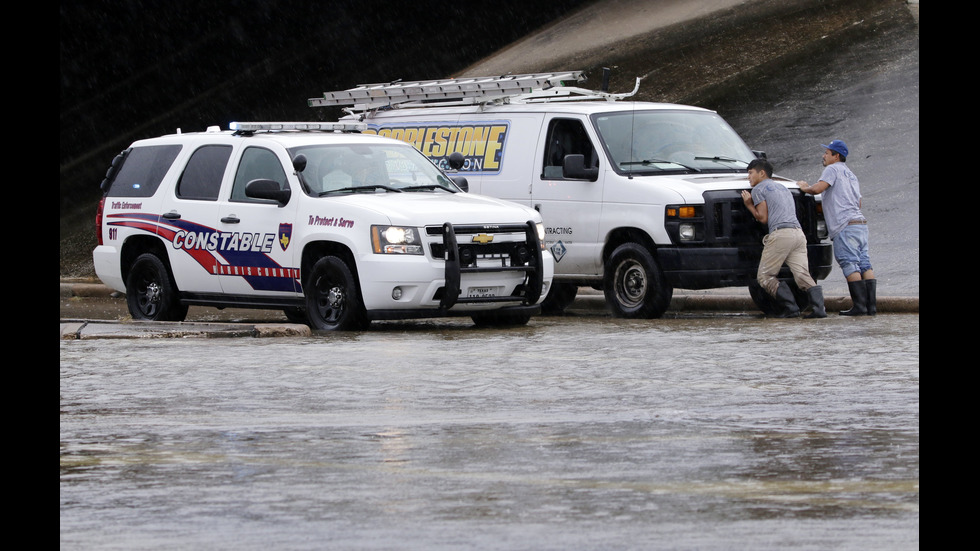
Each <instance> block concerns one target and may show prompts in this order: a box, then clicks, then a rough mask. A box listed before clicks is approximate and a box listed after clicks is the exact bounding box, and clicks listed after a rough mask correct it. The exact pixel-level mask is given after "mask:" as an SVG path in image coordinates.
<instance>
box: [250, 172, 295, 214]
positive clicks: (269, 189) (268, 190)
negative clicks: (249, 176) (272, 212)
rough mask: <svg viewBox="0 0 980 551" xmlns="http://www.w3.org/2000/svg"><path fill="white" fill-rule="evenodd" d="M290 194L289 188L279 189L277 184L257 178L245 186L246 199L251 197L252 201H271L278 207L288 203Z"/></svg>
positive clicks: (273, 181)
mask: <svg viewBox="0 0 980 551" xmlns="http://www.w3.org/2000/svg"><path fill="white" fill-rule="evenodd" d="M291 194H292V192H291V191H290V190H289V188H286V189H281V188H280V187H279V182H277V181H275V180H266V179H262V178H259V179H257V180H252V181H251V182H249V183H247V184H245V196H246V197H252V198H253V199H272V200H273V201H276V202H278V203H279V206H280V207H281V206H284V205H285V204H286V203H288V202H289V197H290V195H291Z"/></svg>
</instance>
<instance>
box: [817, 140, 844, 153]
mask: <svg viewBox="0 0 980 551" xmlns="http://www.w3.org/2000/svg"><path fill="white" fill-rule="evenodd" d="M820 145H822V146H823V147H825V148H827V149H829V150H831V151H836V152H837V153H840V154H841V155H843V156H845V157H847V144H846V143H844V142H842V141H840V140H834V141H832V142H830V143H829V144H827V145H824V144H820Z"/></svg>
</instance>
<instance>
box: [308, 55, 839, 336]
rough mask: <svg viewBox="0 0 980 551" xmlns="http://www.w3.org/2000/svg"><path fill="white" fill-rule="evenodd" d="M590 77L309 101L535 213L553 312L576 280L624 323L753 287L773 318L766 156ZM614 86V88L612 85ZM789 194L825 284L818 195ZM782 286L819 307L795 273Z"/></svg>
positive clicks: (680, 110)
mask: <svg viewBox="0 0 980 551" xmlns="http://www.w3.org/2000/svg"><path fill="white" fill-rule="evenodd" d="M583 80H585V76H584V75H583V74H582V72H581V71H569V72H563V73H536V74H526V75H505V76H497V77H472V78H457V79H443V80H432V81H419V82H401V81H396V82H394V83H382V84H362V85H359V86H357V87H355V88H350V89H348V90H341V91H336V92H327V93H325V94H324V95H323V97H317V98H312V99H310V100H308V104H309V105H310V106H311V107H330V106H337V107H343V108H345V110H346V111H347V112H348V114H347V115H346V116H344V117H342V118H341V120H342V121H343V120H350V121H363V122H366V123H367V124H368V130H367V132H370V133H375V134H378V135H381V136H387V137H391V138H396V139H399V140H403V141H405V142H408V143H411V144H412V145H414V146H415V147H416V148H417V149H418V150H419V151H421V152H422V153H423V154H425V155H426V156H428V157H429V158H431V159H432V160H433V161H434V162H436V163H437V164H440V165H445V163H447V162H448V159H449V157H450V156H451V155H453V154H462V156H463V157H464V166H463V168H462V170H461V172H462V173H463V174H465V175H466V179H467V181H468V183H469V186H470V190H471V191H474V192H476V193H482V194H485V195H491V196H494V197H498V198H503V199H507V200H510V201H514V202H517V203H520V204H523V205H527V206H529V207H533V208H534V209H536V210H538V211H539V212H540V213H541V215H542V216H543V217H544V220H545V243H546V245H547V247H548V248H549V250H550V251H551V252H552V253H553V256H554V259H555V262H556V264H555V284H554V285H553V286H552V288H551V292H550V294H549V296H548V297H547V301H546V302H545V304H544V306H545V309H546V310H552V311H560V310H562V309H563V308H564V307H565V306H566V305H568V304H569V303H571V301H572V299H573V298H574V297H575V294H576V293H577V289H578V287H579V286H592V287H595V288H597V289H602V290H604V293H605V297H606V302H607V304H608V305H609V307H610V308H611V309H612V311H613V313H614V314H615V315H617V316H621V317H642V318H650V317H659V316H661V315H662V314H663V312H664V311H665V310H666V309H667V307H668V306H669V304H670V299H671V297H672V295H673V290H674V288H684V289H709V288H716V287H730V286H748V288H749V292H750V293H751V295H752V297H753V299H754V300H755V302H756V304H757V305H758V306H759V308H760V309H762V311H763V312H766V313H772V312H775V311H776V309H777V308H776V306H775V304H774V302H773V300H772V298H771V297H770V296H769V295H768V293H766V292H765V291H763V290H762V288H761V287H760V286H759V285H758V283H757V282H756V272H757V270H758V266H759V258H760V256H761V253H762V247H763V245H762V238H763V236H764V235H765V234H766V232H767V228H766V226H765V224H760V223H758V222H756V221H755V219H754V218H753V217H752V215H751V214H750V213H749V212H748V210H747V209H746V208H745V205H744V203H743V201H742V198H741V195H740V191H741V190H743V189H749V188H750V186H749V182H748V178H747V176H746V168H747V166H748V163H749V162H750V161H751V160H752V159H754V158H755V157H756V156H764V154H763V153H761V152H754V151H752V150H750V149H749V148H748V146H746V145H745V143H744V142H743V141H742V139H741V138H740V137H739V136H738V134H736V133H735V131H734V130H733V129H732V128H731V127H730V126H729V125H728V124H727V123H726V122H725V121H724V120H723V119H722V118H721V117H720V116H719V115H718V114H717V113H715V112H713V111H710V110H707V109H702V108H698V107H693V106H687V105H676V104H666V103H649V102H632V101H622V100H624V99H625V98H627V97H629V96H632V95H633V94H635V93H636V91H637V90H638V89H639V84H640V79H637V80H636V88H634V90H633V91H632V92H629V93H625V94H611V93H609V92H607V91H605V90H598V91H597V90H587V89H583V88H579V87H575V86H569V85H566V82H571V83H575V82H579V81H583ZM603 88H605V86H603ZM774 179H775V180H776V181H778V182H781V183H782V184H783V185H785V186H786V187H787V188H789V189H790V191H791V192H792V194H793V196H794V198H795V201H796V206H797V216H798V218H799V220H800V223H801V224H802V226H803V231H804V233H805V234H806V236H807V253H808V256H809V263H810V273H811V275H812V276H813V277H814V279H818V280H819V279H825V278H826V277H827V276H828V275H829V274H830V271H831V268H832V253H831V245H830V243H827V242H825V241H824V238H825V237H826V235H827V234H826V228H825V226H824V225H823V217H822V214H821V212H820V210H819V206H820V204H819V202H818V200H815V199H814V198H813V196H810V195H803V194H801V193H800V192H799V189H798V188H797V186H796V183H795V181H793V180H789V179H786V178H782V177H779V176H775V177H774ZM780 279H782V280H784V281H786V282H787V283H788V284H789V286H790V287H791V288H792V289H794V291H796V294H797V301H798V302H800V304H801V307H802V306H805V305H806V304H807V303H808V299H807V297H806V294H805V293H802V292H800V291H799V289H797V288H796V285H795V283H794V282H793V279H792V275H791V273H790V271H789V269H788V268H787V267H785V266H784V267H783V270H782V271H781V273H780Z"/></svg>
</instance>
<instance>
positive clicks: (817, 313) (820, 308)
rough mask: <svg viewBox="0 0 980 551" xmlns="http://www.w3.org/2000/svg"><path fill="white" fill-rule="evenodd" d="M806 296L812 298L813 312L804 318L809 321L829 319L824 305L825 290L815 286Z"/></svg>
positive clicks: (808, 290) (807, 291)
mask: <svg viewBox="0 0 980 551" xmlns="http://www.w3.org/2000/svg"><path fill="white" fill-rule="evenodd" d="M806 296H807V297H809V298H810V306H811V307H812V308H813V311H812V312H810V313H809V314H807V315H805V316H803V317H805V318H807V319H813V318H825V317H827V309H826V308H824V305H823V288H822V287H820V286H819V285H814V286H813V287H810V288H809V289H807V290H806Z"/></svg>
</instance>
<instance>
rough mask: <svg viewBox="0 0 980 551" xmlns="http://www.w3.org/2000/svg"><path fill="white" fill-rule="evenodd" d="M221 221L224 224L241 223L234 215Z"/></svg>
mask: <svg viewBox="0 0 980 551" xmlns="http://www.w3.org/2000/svg"><path fill="white" fill-rule="evenodd" d="M221 221H222V222H223V223H225V224H237V223H239V222H241V220H240V219H239V218H238V217H237V216H235V215H234V214H232V215H231V216H225V217H224V218H222V219H221Z"/></svg>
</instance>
